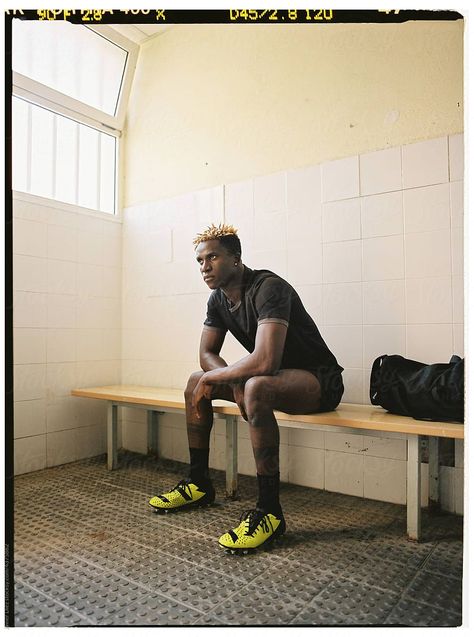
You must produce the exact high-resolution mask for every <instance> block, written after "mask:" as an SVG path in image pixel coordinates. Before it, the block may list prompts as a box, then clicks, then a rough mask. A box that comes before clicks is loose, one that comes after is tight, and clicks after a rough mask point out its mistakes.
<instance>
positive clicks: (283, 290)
mask: <svg viewBox="0 0 474 637" xmlns="http://www.w3.org/2000/svg"><path fill="white" fill-rule="evenodd" d="M261 323H282V324H283V325H286V326H287V327H288V331H287V335H286V341H285V347H284V350H283V357H282V361H281V366H280V367H281V369H307V370H311V371H313V372H319V373H332V372H337V371H342V370H343V368H342V367H341V366H340V365H339V364H338V362H337V360H336V358H335V356H334V355H333V354H332V352H331V351H330V350H329V348H328V346H327V345H326V343H325V342H324V340H323V338H322V336H321V334H320V332H319V330H318V328H317V327H316V324H315V322H314V321H313V319H312V318H311V316H310V315H309V314H308V312H307V311H306V310H305V308H304V306H303V303H302V302H301V299H300V297H299V296H298V293H297V292H296V290H295V289H294V288H293V287H292V286H291V285H290V284H289V283H287V282H286V281H285V280H284V279H282V278H281V277H279V276H278V275H277V274H274V273H273V272H270V271H269V270H251V269H250V268H247V266H244V275H243V278H242V297H241V301H240V303H237V304H236V305H234V306H231V304H230V302H229V300H228V299H227V297H226V295H225V294H224V292H223V291H222V290H221V289H220V288H219V289H217V290H213V291H212V293H211V296H210V297H209V300H208V302H207V318H206V320H205V321H204V325H206V326H207V327H211V328H217V329H221V330H225V331H227V330H229V332H231V333H232V334H233V335H234V336H235V338H236V339H237V340H238V341H239V342H240V343H241V344H242V345H243V346H244V347H245V349H246V350H247V351H248V352H253V350H254V348H255V336H256V333H257V327H258V326H259V325H260V324H261Z"/></svg>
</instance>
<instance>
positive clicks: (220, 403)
mask: <svg viewBox="0 0 474 637" xmlns="http://www.w3.org/2000/svg"><path fill="white" fill-rule="evenodd" d="M71 393H72V395H73V396H82V397H83V398H98V399H102V400H109V401H114V402H117V403H130V404H137V405H149V406H150V407H158V408H159V407H163V408H174V409H184V397H183V391H182V390H180V389H166V388H157V387H142V386H139V385H110V386H107V387H88V388H85V389H74V390H72V392H71ZM213 407H214V411H215V412H216V413H219V414H223V415H229V416H239V415H240V412H239V409H238V407H237V406H236V405H234V404H233V403H230V402H227V401H225V400H214V401H213ZM275 417H276V419H277V420H278V421H292V422H300V423H307V424H318V425H332V426H338V427H351V428H353V429H368V430H373V431H387V432H396V433H405V434H416V435H419V436H437V437H439V438H455V439H463V438H464V425H463V424H462V423H453V422H433V421H426V420H415V419H414V418H410V417H408V416H398V415H396V414H390V413H388V412H387V411H385V409H382V408H381V407H374V406H373V405H355V404H351V403H341V404H340V405H339V407H338V408H337V409H336V410H335V411H330V412H325V413H317V414H306V415H300V414H298V415H293V414H286V413H283V412H281V411H275Z"/></svg>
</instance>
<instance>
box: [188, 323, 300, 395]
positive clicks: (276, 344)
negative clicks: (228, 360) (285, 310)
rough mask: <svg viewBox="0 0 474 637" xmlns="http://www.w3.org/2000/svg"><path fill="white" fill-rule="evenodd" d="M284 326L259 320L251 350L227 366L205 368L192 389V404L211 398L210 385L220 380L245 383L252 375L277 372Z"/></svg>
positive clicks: (282, 343)
mask: <svg viewBox="0 0 474 637" xmlns="http://www.w3.org/2000/svg"><path fill="white" fill-rule="evenodd" d="M287 329H288V328H287V326H286V325H283V324H281V323H262V324H261V325H259V327H258V329H257V335H256V338H255V349H254V351H253V352H252V353H251V354H249V355H248V356H245V357H244V358H242V359H240V360H239V361H237V362H236V363H233V364H232V365H228V366H227V367H219V368H215V369H212V370H210V371H208V372H206V373H205V374H204V375H203V376H202V378H201V380H200V381H199V383H198V384H197V386H196V389H195V390H194V404H195V405H197V403H198V402H199V401H200V400H201V398H210V397H211V393H212V386H213V385H218V384H221V383H245V381H246V380H248V379H249V378H251V377H252V376H267V375H273V374H276V372H277V371H278V370H279V369H280V364H281V358H282V356H283V348H284V346H285V340H286V332H287Z"/></svg>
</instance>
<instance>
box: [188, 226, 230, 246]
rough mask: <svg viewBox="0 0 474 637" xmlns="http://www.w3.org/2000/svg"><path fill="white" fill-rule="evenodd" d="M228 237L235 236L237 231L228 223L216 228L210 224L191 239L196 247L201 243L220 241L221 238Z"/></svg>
mask: <svg viewBox="0 0 474 637" xmlns="http://www.w3.org/2000/svg"><path fill="white" fill-rule="evenodd" d="M229 235H235V236H237V229H236V228H234V226H231V225H230V224H228V223H220V224H219V225H218V226H216V225H215V224H213V223H211V225H210V226H208V227H207V228H206V229H205V230H204V231H203V232H201V233H199V234H198V235H197V236H196V237H195V239H193V244H194V245H195V246H197V245H198V244H200V243H201V242H202V241H212V240H213V239H220V238H221V237H227V236H229Z"/></svg>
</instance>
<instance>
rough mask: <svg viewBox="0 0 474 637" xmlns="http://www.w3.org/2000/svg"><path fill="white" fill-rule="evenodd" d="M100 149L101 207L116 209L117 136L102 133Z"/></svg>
mask: <svg viewBox="0 0 474 637" xmlns="http://www.w3.org/2000/svg"><path fill="white" fill-rule="evenodd" d="M100 137H101V149H100V209H101V210H102V211H103V212H111V213H114V211H115V143H116V142H115V137H112V136H111V135H105V134H103V133H102V134H101V136H100Z"/></svg>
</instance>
